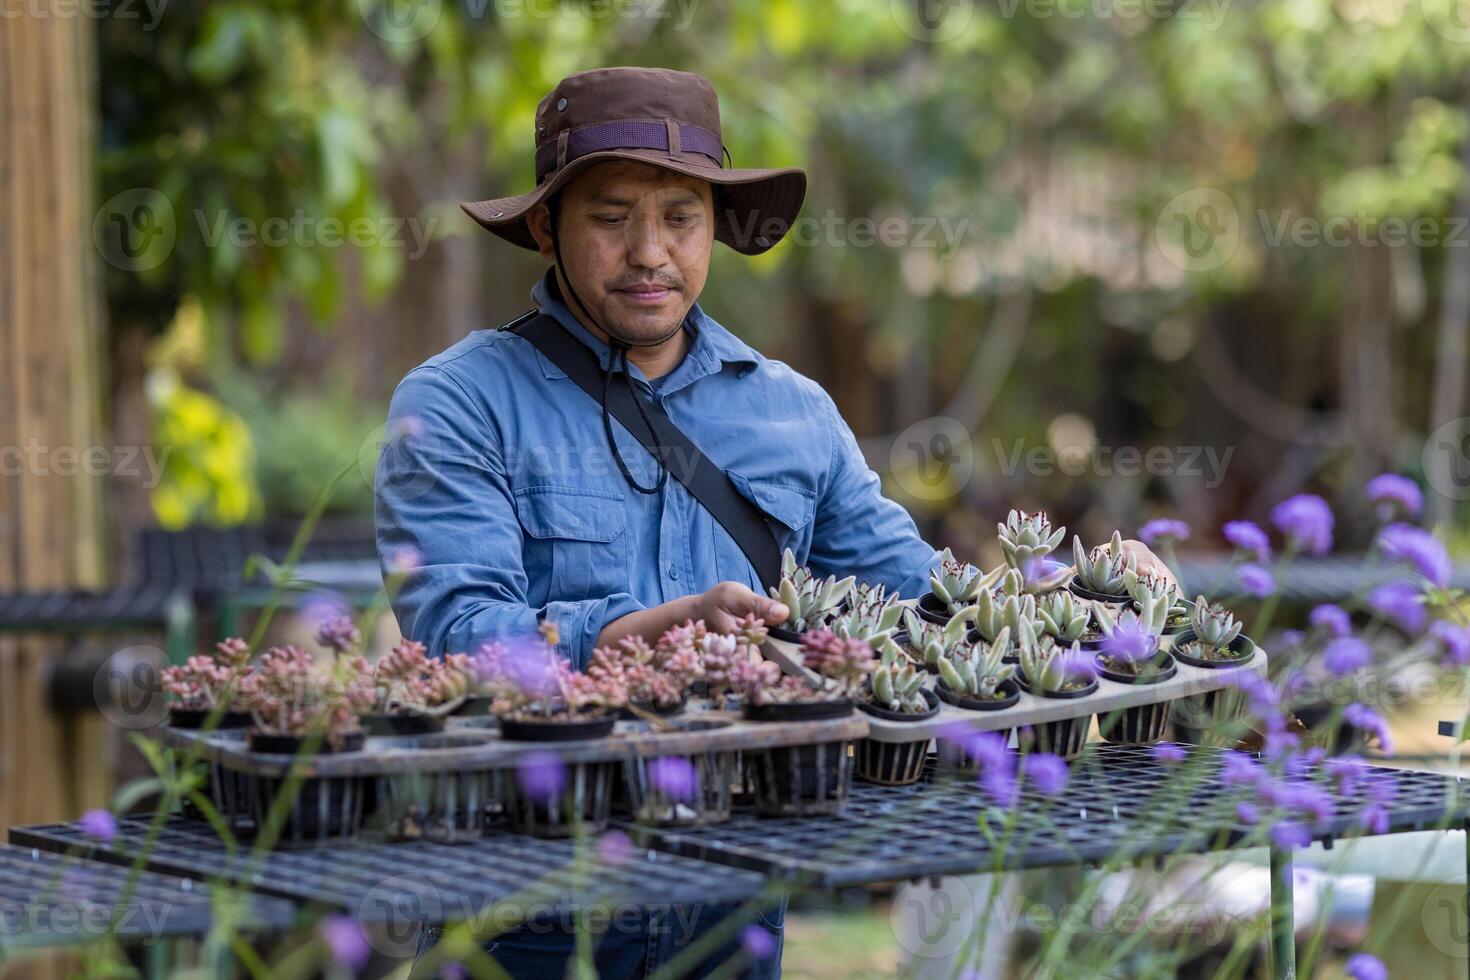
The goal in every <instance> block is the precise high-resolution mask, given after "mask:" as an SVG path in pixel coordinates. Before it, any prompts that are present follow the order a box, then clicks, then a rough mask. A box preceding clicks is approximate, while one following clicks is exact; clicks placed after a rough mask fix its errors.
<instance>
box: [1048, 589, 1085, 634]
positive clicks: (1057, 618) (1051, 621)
mask: <svg viewBox="0 0 1470 980" xmlns="http://www.w3.org/2000/svg"><path fill="white" fill-rule="evenodd" d="M1036 615H1037V617H1038V618H1039V619H1040V620H1041V625H1042V628H1043V630H1044V631H1045V632H1046V633H1047V635H1049V636H1052V637H1055V638H1056V640H1057V641H1058V642H1060V643H1071V642H1072V641H1073V640H1078V639H1081V638H1082V634H1083V633H1086V632H1087V623H1088V619H1089V616H1090V615H1091V611H1090V608H1089V606H1088V605H1087V604H1086V603H1085V602H1083V601H1082V600H1080V599H1078V598H1077V597H1076V596H1074V595H1073V594H1072V593H1070V592H1065V591H1061V592H1052V593H1049V594H1048V595H1045V596H1042V597H1041V598H1040V599H1039V600H1037V603H1036Z"/></svg>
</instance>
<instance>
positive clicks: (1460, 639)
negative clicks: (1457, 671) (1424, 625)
mask: <svg viewBox="0 0 1470 980" xmlns="http://www.w3.org/2000/svg"><path fill="white" fill-rule="evenodd" d="M1429 635H1430V636H1432V637H1434V639H1435V640H1436V641H1437V642H1438V643H1439V646H1440V653H1441V655H1442V656H1443V657H1444V659H1445V661H1446V662H1447V663H1451V664H1454V665H1455V666H1456V667H1464V666H1465V665H1466V664H1470V626H1457V625H1455V624H1454V623H1451V622H1450V621H1449V620H1446V619H1436V620H1435V621H1434V622H1433V623H1430V624H1429Z"/></svg>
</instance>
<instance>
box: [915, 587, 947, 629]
mask: <svg viewBox="0 0 1470 980" xmlns="http://www.w3.org/2000/svg"><path fill="white" fill-rule="evenodd" d="M914 610H915V611H916V612H918V614H919V618H920V619H922V620H925V621H926V622H930V623H933V624H934V625H936V626H943V625H944V624H945V623H948V622H949V621H950V620H951V619H953V618H954V613H952V612H950V611H949V606H948V605H946V604H945V603H943V602H941V601H940V600H939V596H937V595H935V594H934V593H933V592H926V593H924V594H923V595H922V596H920V597H919V601H918V602H916V603H914Z"/></svg>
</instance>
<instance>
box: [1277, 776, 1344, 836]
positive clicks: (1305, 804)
mask: <svg viewBox="0 0 1470 980" xmlns="http://www.w3.org/2000/svg"><path fill="white" fill-rule="evenodd" d="M1262 797H1263V798H1269V799H1270V800H1271V802H1273V803H1275V804H1276V805H1277V806H1279V807H1282V808H1284V809H1286V810H1290V811H1291V812H1292V813H1294V814H1296V815H1297V816H1299V817H1310V818H1311V822H1312V824H1313V825H1315V826H1317V827H1319V828H1324V829H1325V828H1326V827H1327V825H1329V824H1330V823H1331V822H1332V813H1333V808H1332V795H1331V794H1330V793H1328V792H1327V791H1326V790H1324V789H1323V788H1322V787H1321V786H1318V785H1317V784H1316V783H1300V782H1288V781H1282V782H1278V783H1273V784H1269V789H1265V790H1263V791H1262Z"/></svg>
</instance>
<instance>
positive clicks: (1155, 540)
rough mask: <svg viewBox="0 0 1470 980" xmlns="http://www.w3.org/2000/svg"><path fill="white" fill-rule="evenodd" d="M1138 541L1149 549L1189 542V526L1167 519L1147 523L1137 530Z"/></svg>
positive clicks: (1162, 518) (1161, 518)
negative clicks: (1178, 542)
mask: <svg viewBox="0 0 1470 980" xmlns="http://www.w3.org/2000/svg"><path fill="white" fill-rule="evenodd" d="M1138 539H1139V540H1140V541H1142V542H1143V543H1144V544H1146V545H1148V546H1149V547H1150V548H1152V547H1154V546H1155V545H1161V544H1173V543H1174V542H1175V541H1188V540H1189V525H1188V524H1186V523H1184V522H1183V521H1176V520H1173V519H1171V518H1167V517H1160V518H1158V519H1156V520H1152V521H1149V522H1148V523H1147V524H1145V525H1143V527H1141V528H1139V529H1138Z"/></svg>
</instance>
